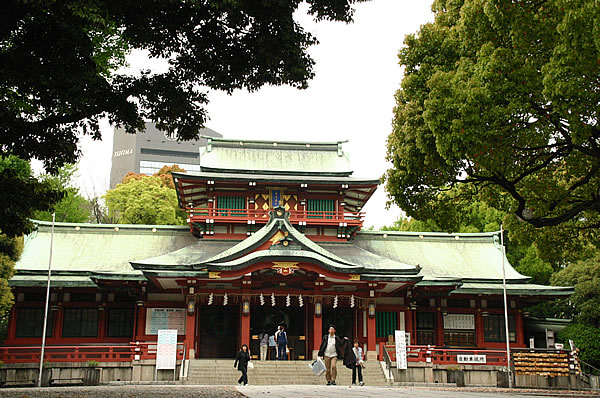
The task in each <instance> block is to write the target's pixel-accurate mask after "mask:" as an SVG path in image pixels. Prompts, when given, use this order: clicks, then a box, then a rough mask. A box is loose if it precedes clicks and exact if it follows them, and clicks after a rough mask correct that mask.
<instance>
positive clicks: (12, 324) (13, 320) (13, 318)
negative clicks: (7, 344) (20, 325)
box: [6, 295, 18, 340]
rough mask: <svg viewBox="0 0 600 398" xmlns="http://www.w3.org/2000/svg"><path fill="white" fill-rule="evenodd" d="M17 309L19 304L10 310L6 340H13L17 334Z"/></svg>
mask: <svg viewBox="0 0 600 398" xmlns="http://www.w3.org/2000/svg"><path fill="white" fill-rule="evenodd" d="M15 296H16V295H15ZM17 311H18V306H17V305H14V306H13V307H12V309H11V310H10V315H9V316H8V332H7V336H6V340H12V339H14V338H15V336H16V335H17Z"/></svg>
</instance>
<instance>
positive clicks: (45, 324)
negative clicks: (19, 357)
mask: <svg viewBox="0 0 600 398" xmlns="http://www.w3.org/2000/svg"><path fill="white" fill-rule="evenodd" d="M55 221H56V213H52V232H51V233H50V256H49V257H48V285H47V287H46V308H45V310H44V327H43V329H42V350H41V352H40V373H39V375H38V383H37V384H38V387H41V386H42V371H43V369H44V349H45V348H46V328H47V327H48V303H49V302H50V275H51V272H52V271H51V270H52V244H53V243H54V222H55Z"/></svg>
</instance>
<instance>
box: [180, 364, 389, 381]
mask: <svg viewBox="0 0 600 398" xmlns="http://www.w3.org/2000/svg"><path fill="white" fill-rule="evenodd" d="M233 362H234V361H233V359H195V360H191V361H190V363H189V369H188V377H187V380H184V381H183V383H184V384H194V385H235V384H236V383H237V380H238V379H239V377H240V376H241V372H239V371H238V370H237V369H235V368H234V367H233ZM311 362H312V361H253V363H254V369H248V383H249V384H252V385H271V384H275V385H277V384H279V385H282V384H308V385H311V384H312V385H315V384H325V383H326V381H325V374H323V375H322V376H320V377H317V376H315V375H314V373H313V372H312V370H310V369H309V368H308V364H309V363H311ZM365 365H366V367H365V368H364V369H363V378H364V381H365V385H368V386H387V385H389V384H388V382H387V380H386V378H385V375H384V373H383V370H382V369H381V365H380V364H379V362H377V361H369V362H367V363H366V364H365ZM337 370H338V375H337V380H336V382H337V384H338V385H342V386H349V385H350V383H351V382H352V370H350V369H348V368H346V367H345V366H343V364H342V363H341V361H338V365H337ZM357 379H358V377H357ZM357 382H358V380H357Z"/></svg>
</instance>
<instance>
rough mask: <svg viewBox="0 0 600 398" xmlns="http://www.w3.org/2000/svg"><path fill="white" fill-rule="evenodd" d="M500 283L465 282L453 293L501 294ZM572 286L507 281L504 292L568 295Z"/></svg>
mask: <svg viewBox="0 0 600 398" xmlns="http://www.w3.org/2000/svg"><path fill="white" fill-rule="evenodd" d="M503 291H504V290H503V285H502V283H472V282H465V283H463V284H462V286H460V287H459V288H458V289H456V290H454V291H453V293H459V294H503ZM573 292H574V289H573V288H572V287H562V286H545V285H535V284H529V283H507V284H506V294H508V295H527V296H569V295H571V294H573Z"/></svg>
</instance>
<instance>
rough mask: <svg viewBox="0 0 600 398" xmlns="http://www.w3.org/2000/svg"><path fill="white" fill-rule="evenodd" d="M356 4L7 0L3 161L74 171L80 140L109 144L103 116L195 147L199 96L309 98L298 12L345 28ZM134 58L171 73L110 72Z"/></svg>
mask: <svg viewBox="0 0 600 398" xmlns="http://www.w3.org/2000/svg"><path fill="white" fill-rule="evenodd" d="M359 1H362V0H304V1H301V0H291V1H255V0H236V1H230V0H209V1H158V2H157V1H149V0H121V1H104V0H100V1H93V2H90V1H87V2H86V1H84V2H69V1H42V0H30V1H24V0H8V1H7V2H5V3H4V4H3V8H2V13H0V151H1V152H3V153H10V154H13V155H17V156H20V157H21V158H23V159H26V160H29V159H32V158H37V159H40V160H42V161H43V162H44V165H45V167H46V170H47V171H49V172H56V171H57V170H58V168H59V167H60V166H62V165H63V164H65V163H75V162H76V161H77V158H78V156H79V152H78V148H77V146H78V140H79V137H80V136H81V135H82V134H83V135H91V136H92V137H93V138H95V139H100V138H101V136H100V129H99V124H98V122H99V120H100V118H102V117H107V118H108V119H109V120H110V121H111V122H112V123H114V124H115V125H118V126H123V127H124V128H125V130H126V131H127V132H130V133H135V131H136V130H141V129H142V128H143V127H144V120H146V119H149V120H152V121H153V122H155V123H156V125H157V127H158V128H159V129H161V130H165V131H168V132H170V133H173V134H174V135H176V136H177V137H178V138H179V139H182V140H188V139H192V138H195V137H197V135H198V132H199V129H200V128H201V127H203V125H204V122H205V120H206V109H205V106H206V103H207V102H208V100H207V97H206V94H205V92H204V91H203V90H202V89H201V88H200V87H202V86H204V87H206V88H212V89H216V90H224V91H226V92H231V91H233V90H234V89H248V90H256V89H258V88H260V87H261V86H263V85H265V84H270V85H282V84H288V85H291V86H293V87H298V88H306V87H307V86H308V81H309V80H310V79H311V78H312V76H313V64H314V61H313V59H312V58H311V57H310V55H309V54H308V48H309V47H310V46H311V45H313V44H315V43H316V38H315V37H314V36H313V35H311V34H310V33H308V32H306V31H304V29H303V28H302V27H301V26H300V25H299V24H298V23H297V22H296V21H295V20H294V13H295V12H296V10H297V9H298V7H299V6H300V4H302V3H304V4H307V6H308V7H307V9H308V12H309V13H310V14H311V15H313V16H314V17H315V18H316V19H317V20H322V19H325V20H332V21H346V22H348V21H351V20H352V13H353V9H352V5H353V4H354V3H357V2H359ZM131 49H140V50H146V51H147V52H148V53H149V54H150V56H152V57H160V58H163V59H165V60H167V62H168V68H166V70H165V71H163V72H156V73H150V72H143V73H138V74H124V73H119V74H116V73H114V72H115V70H116V69H117V68H118V67H119V66H122V65H123V63H124V59H125V55H126V54H127V53H128V51H129V50H131ZM32 196H33V197H34V198H35V199H36V200H37V201H39V202H43V201H44V198H43V197H39V196H35V194H32ZM18 225H21V226H24V221H22V220H21V221H19V223H18ZM5 227H6V225H5V219H4V218H2V217H0V228H1V229H3V230H5ZM17 229H18V232H19V233H20V232H23V231H24V230H26V228H20V229H19V228H17Z"/></svg>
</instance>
